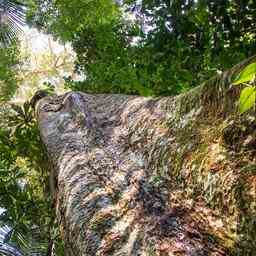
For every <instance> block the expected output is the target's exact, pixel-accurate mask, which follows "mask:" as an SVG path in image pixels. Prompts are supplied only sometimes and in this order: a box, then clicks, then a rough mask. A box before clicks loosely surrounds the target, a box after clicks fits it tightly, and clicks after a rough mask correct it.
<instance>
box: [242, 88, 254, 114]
mask: <svg viewBox="0 0 256 256" xmlns="http://www.w3.org/2000/svg"><path fill="white" fill-rule="evenodd" d="M255 99H256V87H255V86H248V87H246V88H244V89H243V90H242V92H241V94H240V98H239V110H240V112H241V113H244V112H245V111H247V110H248V109H250V108H252V107H253V105H254V104H255V101H256V100H255Z"/></svg>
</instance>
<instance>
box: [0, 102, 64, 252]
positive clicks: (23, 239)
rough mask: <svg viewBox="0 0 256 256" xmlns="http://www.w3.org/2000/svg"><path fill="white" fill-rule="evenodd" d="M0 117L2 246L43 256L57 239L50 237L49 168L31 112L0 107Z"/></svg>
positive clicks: (51, 215)
mask: <svg viewBox="0 0 256 256" xmlns="http://www.w3.org/2000/svg"><path fill="white" fill-rule="evenodd" d="M0 114H1V118H0V120H1V126H0V208H2V209H5V211H4V212H3V213H2V214H1V215H0V228H1V229H2V228H5V227H6V226H8V229H9V231H8V234H7V235H6V236H5V241H4V242H5V243H7V244H14V245H16V246H17V247H18V248H19V249H20V250H22V251H23V252H24V253H25V255H31V254H30V250H33V251H35V252H38V253H39V252H41V253H42V255H46V251H47V248H48V243H49V241H51V240H53V239H54V240H56V239H59V238H58V237H57V238H56V237H53V235H54V234H53V233H52V232H53V231H55V233H56V230H55V229H53V224H54V213H53V212H52V210H53V209H52V207H51V203H52V200H51V195H50V193H49V187H48V185H47V184H48V181H47V179H48V177H49V173H48V171H49V167H48V162H47V156H46V152H45V150H44V148H43V146H42V143H41V141H40V136H39V131H38V128H37V123H36V121H35V119H34V117H33V110H32V109H31V106H30V105H29V104H28V102H25V103H24V105H23V106H18V105H13V104H12V105H3V106H2V107H1V109H0ZM42 184H45V185H42ZM58 245H59V246H58ZM58 245H57V247H61V244H60V243H59V244H58ZM58 250H61V248H58ZM59 255H61V254H59Z"/></svg>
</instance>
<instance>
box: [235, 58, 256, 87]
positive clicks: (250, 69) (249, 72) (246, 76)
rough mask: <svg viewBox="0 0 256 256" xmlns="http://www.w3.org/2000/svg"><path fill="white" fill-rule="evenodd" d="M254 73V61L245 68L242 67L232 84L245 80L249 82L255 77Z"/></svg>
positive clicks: (255, 72) (255, 68)
mask: <svg viewBox="0 0 256 256" xmlns="http://www.w3.org/2000/svg"><path fill="white" fill-rule="evenodd" d="M255 75H256V62H254V63H251V64H249V65H248V66H247V67H246V68H244V69H243V70H242V71H241V72H240V74H239V75H238V76H237V78H236V79H235V81H234V82H233V84H241V83H245V82H249V81H251V80H252V79H254V78H255Z"/></svg>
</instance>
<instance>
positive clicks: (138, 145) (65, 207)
mask: <svg viewBox="0 0 256 256" xmlns="http://www.w3.org/2000/svg"><path fill="white" fill-rule="evenodd" d="M250 61H252V59H251V60H247V61H246V62H244V63H242V64H240V65H238V66H236V67H235V68H233V69H232V70H231V71H229V72H226V73H224V74H222V75H221V76H217V77H215V78H213V79H211V80H209V81H207V82H206V83H205V84H203V85H201V86H199V87H197V88H195V89H193V90H191V91H190V92H188V93H186V94H182V95H179V96H177V97H164V98H144V97H137V96H124V95H88V94H84V93H81V92H70V93H67V94H65V95H62V96H53V97H46V98H43V99H42V100H40V101H39V103H38V104H37V114H38V121H39V127H40V131H41V136H42V139H43V142H44V143H45V145H46V147H47V150H48V153H49V155H50V158H51V160H52V162H53V164H54V172H55V176H56V178H57V189H56V211H57V217H58V221H59V223H60V226H61V233H62V236H63V239H64V241H65V248H66V249H65V250H66V255H119V256H120V255H191V256H192V255H194V256H200V255H231V254H234V255H255V254H254V253H255V251H256V245H255V241H256V240H255V238H256V236H255V232H256V231H255V228H256V225H255V222H256V220H255V194H256V191H255V190H256V183H255V180H256V175H255V117H254V116H253V115H252V114H254V113H251V114H248V115H247V116H245V117H243V118H242V117H238V115H237V113H236V111H235V109H236V108H235V101H236V99H237V96H238V94H239V90H237V89H236V88H233V87H232V88H231V87H230V81H231V77H232V75H233V73H237V72H238V71H239V70H240V68H241V67H242V66H244V65H245V64H248V62H250Z"/></svg>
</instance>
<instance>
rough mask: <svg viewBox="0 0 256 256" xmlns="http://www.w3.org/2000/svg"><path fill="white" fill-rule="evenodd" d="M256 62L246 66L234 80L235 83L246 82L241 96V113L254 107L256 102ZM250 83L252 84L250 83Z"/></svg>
mask: <svg viewBox="0 0 256 256" xmlns="http://www.w3.org/2000/svg"><path fill="white" fill-rule="evenodd" d="M255 78H256V62H254V63H251V64H249V65H248V66H247V67H245V68H244V69H243V70H242V71H241V72H240V74H239V75H238V77H237V78H236V79H235V81H234V83H233V84H234V85H238V84H245V85H246V87H245V88H244V89H243V90H242V91H241V94H240V98H239V110H240V112H241V113H244V112H246V111H247V110H249V109H251V108H253V106H255V103H256V85H255ZM249 83H250V84H249Z"/></svg>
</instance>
